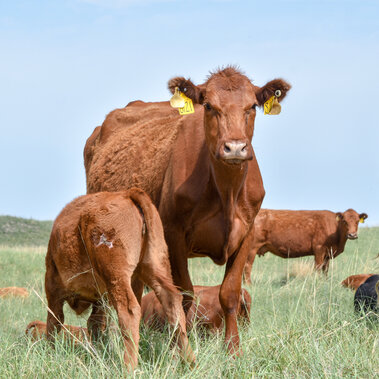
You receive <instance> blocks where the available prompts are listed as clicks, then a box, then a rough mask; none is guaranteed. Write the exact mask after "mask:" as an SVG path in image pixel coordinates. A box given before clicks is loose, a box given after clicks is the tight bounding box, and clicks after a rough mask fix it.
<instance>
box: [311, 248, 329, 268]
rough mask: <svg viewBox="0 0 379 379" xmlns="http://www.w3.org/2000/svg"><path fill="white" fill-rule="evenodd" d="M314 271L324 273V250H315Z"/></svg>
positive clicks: (325, 255) (325, 254) (325, 253)
mask: <svg viewBox="0 0 379 379" xmlns="http://www.w3.org/2000/svg"><path fill="white" fill-rule="evenodd" d="M314 254H315V269H316V270H317V271H320V270H322V271H323V272H324V273H325V269H324V265H325V259H326V257H327V252H326V251H325V249H324V248H322V247H321V248H318V249H315V253H314Z"/></svg>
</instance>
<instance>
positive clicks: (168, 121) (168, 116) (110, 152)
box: [84, 101, 181, 203]
mask: <svg viewBox="0 0 379 379" xmlns="http://www.w3.org/2000/svg"><path fill="white" fill-rule="evenodd" d="M180 124H181V121H180V116H179V113H178V111H177V110H176V109H173V108H171V107H170V105H169V103H168V102H160V103H144V102H142V101H136V102H133V103H130V104H129V105H128V106H127V107H125V108H122V109H116V110H114V111H113V112H111V113H110V114H109V115H108V116H107V117H106V119H105V121H104V123H103V125H102V126H101V128H100V130H96V129H95V132H94V133H93V135H92V136H91V137H90V138H89V139H88V141H87V144H86V147H85V151H84V158H85V166H86V173H87V192H88V193H92V192H99V191H120V190H125V189H127V188H130V187H139V188H141V189H143V190H145V191H146V192H147V193H148V194H149V195H150V197H151V198H152V199H153V201H154V202H155V203H157V200H158V199H159V195H160V190H161V187H162V183H163V179H164V174H165V171H166V169H167V165H168V162H169V159H170V155H171V150H172V145H173V143H174V141H175V140H176V137H177V133H178V130H179V128H180ZM90 139H91V141H90Z"/></svg>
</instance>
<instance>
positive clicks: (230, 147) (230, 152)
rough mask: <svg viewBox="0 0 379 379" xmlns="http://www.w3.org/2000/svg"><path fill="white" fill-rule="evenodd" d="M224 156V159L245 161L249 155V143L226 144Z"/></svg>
mask: <svg viewBox="0 0 379 379" xmlns="http://www.w3.org/2000/svg"><path fill="white" fill-rule="evenodd" d="M222 155H223V158H224V159H240V160H245V159H246V158H247V155H248V149H247V143H246V142H240V141H229V142H225V143H224V149H223V154H222Z"/></svg>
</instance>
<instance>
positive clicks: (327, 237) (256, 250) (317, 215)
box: [244, 209, 367, 284]
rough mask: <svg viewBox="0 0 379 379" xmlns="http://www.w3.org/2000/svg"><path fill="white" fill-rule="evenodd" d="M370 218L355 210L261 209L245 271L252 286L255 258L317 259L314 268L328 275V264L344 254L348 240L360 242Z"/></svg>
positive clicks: (246, 279) (256, 220) (246, 277)
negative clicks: (268, 254) (360, 226)
mask: <svg viewBox="0 0 379 379" xmlns="http://www.w3.org/2000/svg"><path fill="white" fill-rule="evenodd" d="M366 218H367V214H366V213H361V214H358V213H357V212H356V211H354V210H353V209H348V210H347V211H345V212H344V213H340V212H338V213H334V212H330V211H288V210H273V209H261V210H260V212H259V213H258V216H257V217H256V219H255V223H254V229H253V232H252V233H253V234H254V242H253V248H252V249H251V251H250V252H249V255H248V258H247V262H246V265H245V270H244V278H245V281H246V282H247V283H249V284H251V279H250V276H251V268H252V265H253V263H254V259H255V257H256V255H257V254H258V255H264V254H265V253H266V252H268V251H269V252H271V253H273V254H275V255H277V256H279V257H282V258H298V257H304V256H307V255H314V256H315V267H316V269H321V270H323V272H325V273H327V271H328V268H329V260H330V259H331V258H335V257H336V256H338V255H339V254H341V253H342V252H343V251H344V249H345V244H346V241H347V240H348V239H357V238H358V234H357V232H358V223H359V222H360V221H361V222H363V221H364V220H365V219H366Z"/></svg>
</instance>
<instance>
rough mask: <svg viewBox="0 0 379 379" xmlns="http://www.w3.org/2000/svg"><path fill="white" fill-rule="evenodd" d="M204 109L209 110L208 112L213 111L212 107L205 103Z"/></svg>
mask: <svg viewBox="0 0 379 379" xmlns="http://www.w3.org/2000/svg"><path fill="white" fill-rule="evenodd" d="M203 105H204V108H205V109H206V110H207V111H210V110H211V109H212V107H211V105H210V104H209V103H204V104H203Z"/></svg>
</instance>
